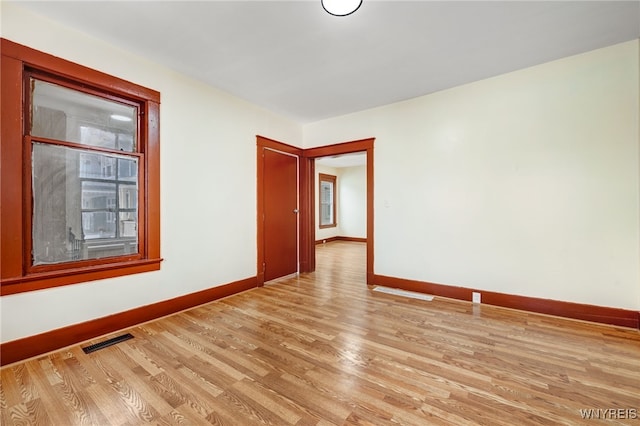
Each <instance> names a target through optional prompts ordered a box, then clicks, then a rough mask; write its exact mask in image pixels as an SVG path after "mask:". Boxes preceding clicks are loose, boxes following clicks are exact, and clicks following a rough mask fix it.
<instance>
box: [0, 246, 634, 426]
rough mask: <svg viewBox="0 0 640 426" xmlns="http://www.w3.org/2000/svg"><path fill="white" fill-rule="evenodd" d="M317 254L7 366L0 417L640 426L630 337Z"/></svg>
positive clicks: (361, 249) (337, 255)
mask: <svg viewBox="0 0 640 426" xmlns="http://www.w3.org/2000/svg"><path fill="white" fill-rule="evenodd" d="M317 258H318V270H317V271H316V272H315V273H312V274H308V275H303V276H300V277H295V278H288V279H284V280H280V281H276V282H273V283H270V284H268V285H266V286H265V287H263V288H258V289H254V290H250V291H247V292H244V293H242V294H238V295H234V296H231V297H228V298H225V299H222V300H218V301H216V302H213V303H210V304H207V305H205V306H202V307H198V308H195V309H192V310H189V311H186V312H183V313H180V314H177V315H173V316H170V317H167V318H163V319H160V320H157V321H153V322H149V323H145V324H142V325H139V326H137V327H133V328H130V329H126V330H123V331H122V333H124V332H130V333H132V334H133V335H134V336H135V338H134V339H131V340H128V341H125V342H122V343H119V344H117V345H114V346H111V347H108V348H105V349H101V350H99V351H96V352H94V353H91V354H88V355H86V354H84V352H83V351H82V350H81V347H80V346H75V347H71V348H68V349H65V350H61V351H59V352H55V353H52V354H48V355H45V356H41V357H39V358H37V359H32V360H28V361H25V362H21V363H17V364H13V365H9V366H6V367H5V368H3V369H2V370H1V375H2V382H1V383H2V387H1V389H0V390H1V392H0V409H1V417H0V423H1V424H2V425H29V424H31V425H76V424H77V425H141V424H154V425H174V424H182V425H189V424H191V425H203V424H213V425H234V426H237V425H265V424H266V425H431V424H433V425H476V424H485V425H509V426H512V425H558V424H562V425H573V424H575V425H583V424H594V425H595V424H607V425H611V424H630V425H639V424H640V333H639V332H638V331H636V330H631V329H624V328H616V327H611V326H604V325H597V324H589V323H584V322H579V321H572V320H566V319H560V318H554V317H549V316H543V315H537V314H529V313H523V312H518V311H514V310H508V309H503V308H496V307H491V306H486V305H481V306H473V305H472V304H470V303H466V302H461V301H453V300H447V299H442V298H437V297H436V298H435V299H434V300H433V301H423V300H417V299H409V298H405V297H402V296H394V295H389V294H384V293H379V292H374V291H372V288H370V287H367V286H366V285H365V284H364V282H365V245H364V244H362V243H353V242H333V243H329V244H326V245H322V246H318V249H317ZM122 333H115V334H113V335H109V336H105V337H104V338H102V339H97V340H94V341H91V342H88V343H95V342H97V341H100V340H104V339H106V338H107V337H113V336H116V335H119V334H122ZM88 343H87V344H88ZM587 417H590V418H591V419H587Z"/></svg>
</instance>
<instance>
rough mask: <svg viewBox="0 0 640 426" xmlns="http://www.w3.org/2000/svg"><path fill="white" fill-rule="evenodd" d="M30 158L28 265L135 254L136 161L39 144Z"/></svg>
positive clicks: (134, 159) (136, 215)
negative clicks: (30, 193) (29, 242)
mask: <svg viewBox="0 0 640 426" xmlns="http://www.w3.org/2000/svg"><path fill="white" fill-rule="evenodd" d="M32 157H33V176H32V185H33V215H32V218H33V233H32V247H33V249H32V256H33V264H34V265H42V264H54V263H62V262H68V261H72V260H86V259H96V258H102V257H110V256H121V255H124V254H130V253H136V252H137V238H138V234H137V223H138V182H137V169H138V164H137V163H138V159H137V158H136V157H127V156H125V155H116V154H107V153H92V152H86V151H84V150H80V149H75V148H69V147H64V146H57V145H52V144H42V143H34V144H33V153H32ZM121 166H122V167H124V168H125V169H126V170H125V171H123V172H122V173H120V170H119V169H120V167H121ZM118 176H123V178H119V177H118ZM105 242H108V243H109V244H108V245H105Z"/></svg>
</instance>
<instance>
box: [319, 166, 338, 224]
mask: <svg viewBox="0 0 640 426" xmlns="http://www.w3.org/2000/svg"><path fill="white" fill-rule="evenodd" d="M322 182H331V183H332V184H333V200H332V203H331V204H332V207H333V222H332V223H330V224H328V225H323V224H322ZM337 193H338V177H337V176H334V175H328V174H325V173H318V227H319V228H320V229H326V228H335V227H337V226H338V218H337V217H336V213H337V211H338V208H337V205H338V197H337Z"/></svg>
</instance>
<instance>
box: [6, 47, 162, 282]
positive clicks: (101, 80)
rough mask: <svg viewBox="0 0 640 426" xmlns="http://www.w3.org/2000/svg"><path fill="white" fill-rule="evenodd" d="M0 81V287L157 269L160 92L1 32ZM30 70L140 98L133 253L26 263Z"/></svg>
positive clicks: (158, 260) (134, 98)
mask: <svg viewBox="0 0 640 426" xmlns="http://www.w3.org/2000/svg"><path fill="white" fill-rule="evenodd" d="M0 51H1V52H2V62H1V64H0V65H1V67H2V69H1V73H2V82H1V88H0V110H1V112H2V113H1V115H0V124H1V125H0V128H1V129H0V140H1V146H0V167H1V172H0V173H1V174H0V178H1V180H0V185H1V186H0V190H1V192H0V205H1V206H2V208H1V209H0V259H1V260H0V294H1V295H7V294H14V293H22V292H26V291H33V290H40V289H45V288H50V287H57V286H64V285H68V284H75V283H80V282H86V281H91V280H98V279H104V278H113V277H119V276H124V275H130V274H136V273H140V272H148V271H153V270H158V269H160V262H161V261H162V259H161V258H160V132H159V113H160V93H159V92H157V91H155V90H152V89H148V88H145V87H142V86H139V85H137V84H134V83H131V82H128V81H125V80H121V79H119V78H117V77H113V76H110V75H108V74H105V73H102V72H100V71H96V70H93V69H90V68H87V67H85V66H82V65H79V64H75V63H73V62H70V61H67V60H64V59H61V58H57V57H55V56H52V55H49V54H47V53H43V52H40V51H37V50H34V49H31V48H29V47H27V46H23V45H20V44H17V43H14V42H12V41H9V40H6V39H4V38H2V39H0ZM30 70H37V71H38V73H49V74H52V75H55V76H57V77H59V78H62V79H68V80H70V81H74V82H77V83H79V84H86V85H87V86H90V87H93V88H95V89H97V90H99V91H101V92H102V91H104V92H106V93H113V94H118V95H120V96H125V97H127V98H130V99H132V100H135V101H136V102H139V103H140V105H141V113H142V114H143V116H144V117H146V123H147V124H146V132H145V133H144V134H141V135H140V141H139V143H140V150H141V151H142V152H143V153H144V164H143V165H142V170H144V175H141V176H140V182H141V189H142V188H144V189H143V191H144V194H143V197H144V199H145V202H146V206H145V209H144V210H143V209H141V210H140V219H139V227H140V229H141V238H140V242H141V254H142V256H141V258H140V259H137V258H135V259H130V258H114V259H111V260H105V261H97V262H94V261H92V262H86V263H85V262H79V263H77V264H71V265H69V267H68V268H64V269H59V267H56V268H51V270H41V269H30V268H29V265H28V262H27V261H26V260H25V257H26V256H25V253H26V252H27V251H28V248H27V247H28V246H30V244H29V242H28V241H27V238H26V235H27V234H28V233H27V230H28V226H30V219H29V217H28V215H27V214H26V213H27V211H29V210H30V209H29V208H25V207H26V206H27V204H26V203H30V202H31V200H30V199H28V194H26V192H27V191H25V189H24V188H25V184H24V182H29V181H30V178H31V177H30V175H29V174H28V173H27V172H28V170H26V169H28V167H25V162H24V158H25V157H24V156H25V155H26V154H25V151H26V149H25V148H24V146H25V143H24V142H25V141H24V140H23V129H24V121H23V118H24V117H23V108H24V90H23V80H24V75H25V73H26V72H29V71H30ZM29 151H30V150H29Z"/></svg>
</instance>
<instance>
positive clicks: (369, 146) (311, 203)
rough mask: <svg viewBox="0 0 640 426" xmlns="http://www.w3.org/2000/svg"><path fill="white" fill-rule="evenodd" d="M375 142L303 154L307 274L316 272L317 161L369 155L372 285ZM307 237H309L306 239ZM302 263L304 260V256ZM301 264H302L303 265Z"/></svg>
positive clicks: (370, 276) (369, 265)
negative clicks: (320, 158) (363, 154)
mask: <svg viewBox="0 0 640 426" xmlns="http://www.w3.org/2000/svg"><path fill="white" fill-rule="evenodd" d="M374 141H375V138H368V139H360V140H356V141H351V142H343V143H338V144H334V145H325V146H320V147H316V148H309V149H305V150H303V158H302V162H303V163H305V167H304V169H305V170H306V176H305V177H304V179H303V180H301V182H302V185H301V188H302V190H303V191H305V192H306V194H305V196H304V197H301V199H304V200H305V202H306V203H307V204H306V205H305V211H306V213H305V216H304V219H306V220H304V221H302V229H301V232H302V234H303V236H304V238H303V239H302V240H303V243H304V244H305V246H303V247H302V251H301V253H300V254H301V255H304V256H307V257H306V259H305V260H306V263H305V265H306V266H307V268H308V269H306V270H303V271H304V272H312V271H315V269H316V257H315V254H316V251H315V250H316V249H315V244H316V242H315V241H316V239H315V234H316V229H315V211H316V206H315V159H316V158H319V157H327V156H331V155H342V154H351V153H354V152H366V154H367V166H366V168H367V242H366V244H367V284H368V285H372V284H373V276H374V274H373V251H374V250H373V247H374V244H373V243H374V238H373V163H374V161H373V143H374ZM305 234H306V235H305ZM301 259H302V256H301ZM301 264H302V263H301Z"/></svg>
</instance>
